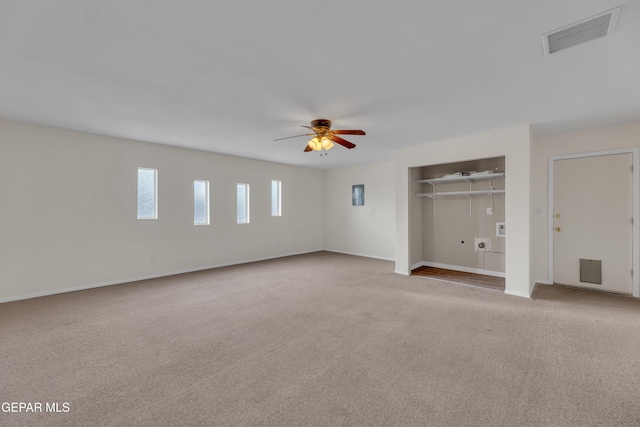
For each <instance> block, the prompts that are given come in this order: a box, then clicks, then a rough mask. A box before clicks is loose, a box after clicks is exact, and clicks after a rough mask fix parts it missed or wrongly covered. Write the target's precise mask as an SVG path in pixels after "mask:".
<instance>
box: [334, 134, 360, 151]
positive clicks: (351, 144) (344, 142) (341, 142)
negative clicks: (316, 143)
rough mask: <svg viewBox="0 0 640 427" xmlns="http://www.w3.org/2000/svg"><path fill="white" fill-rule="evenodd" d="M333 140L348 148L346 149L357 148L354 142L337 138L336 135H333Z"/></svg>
mask: <svg viewBox="0 0 640 427" xmlns="http://www.w3.org/2000/svg"><path fill="white" fill-rule="evenodd" d="M331 140H332V141H333V142H337V143H338V144H340V145H342V146H343V147H346V148H349V149H351V148H354V147H355V146H356V144H354V143H352V142H349V141H347V140H346V139H342V138H340V137H339V136H335V135H333V136H332V137H331Z"/></svg>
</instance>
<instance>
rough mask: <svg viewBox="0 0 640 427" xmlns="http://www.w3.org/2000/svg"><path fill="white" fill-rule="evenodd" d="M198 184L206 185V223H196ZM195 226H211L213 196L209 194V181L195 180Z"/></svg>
mask: <svg viewBox="0 0 640 427" xmlns="http://www.w3.org/2000/svg"><path fill="white" fill-rule="evenodd" d="M196 183H202V184H204V218H205V220H204V222H196ZM193 225H196V226H197V225H211V196H210V193H209V181H207V180H204V179H194V180H193Z"/></svg>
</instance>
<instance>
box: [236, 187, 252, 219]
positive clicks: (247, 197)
mask: <svg viewBox="0 0 640 427" xmlns="http://www.w3.org/2000/svg"><path fill="white" fill-rule="evenodd" d="M241 185H242V186H244V188H245V193H244V203H245V219H244V220H240V218H239V217H238V214H239V213H240V212H239V209H238V206H239V204H240V199H239V198H238V188H239V187H240V186H241ZM250 190H251V186H250V185H249V184H245V183H242V182H239V183H237V184H236V224H250V223H251V215H250V212H251V209H250V206H251V197H250Z"/></svg>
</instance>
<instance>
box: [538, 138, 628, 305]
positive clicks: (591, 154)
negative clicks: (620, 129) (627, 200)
mask: <svg viewBox="0 0 640 427" xmlns="http://www.w3.org/2000/svg"><path fill="white" fill-rule="evenodd" d="M628 153H631V154H632V166H633V172H632V176H631V206H632V209H631V210H632V212H631V215H632V216H633V224H632V225H631V233H632V244H631V264H632V265H631V268H632V269H633V277H632V278H631V289H632V295H633V296H634V297H636V298H640V233H639V232H640V200H639V199H640V197H639V195H640V173H639V172H640V171H638V165H640V148H621V149H617V150H604V151H591V152H586V153H573V154H563V155H558V156H550V157H549V191H548V192H547V193H548V196H549V201H548V206H549V211H548V212H547V220H548V221H549V222H548V223H547V226H548V230H547V233H548V239H547V241H548V244H549V247H548V254H549V258H548V260H547V264H548V272H549V277H548V281H549V283H550V284H553V239H554V233H553V212H554V207H553V188H554V182H553V167H554V162H555V161H556V160H567V159H579V158H583V157H597V156H610V155H614V154H628Z"/></svg>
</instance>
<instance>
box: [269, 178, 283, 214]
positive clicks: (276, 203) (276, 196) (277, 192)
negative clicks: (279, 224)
mask: <svg viewBox="0 0 640 427" xmlns="http://www.w3.org/2000/svg"><path fill="white" fill-rule="evenodd" d="M281 215H282V182H281V181H271V216H281Z"/></svg>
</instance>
